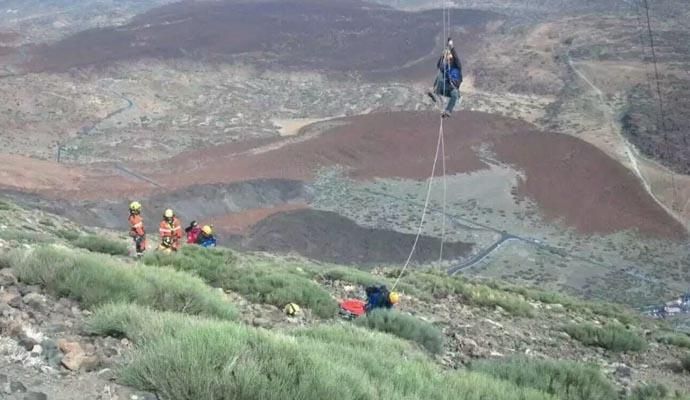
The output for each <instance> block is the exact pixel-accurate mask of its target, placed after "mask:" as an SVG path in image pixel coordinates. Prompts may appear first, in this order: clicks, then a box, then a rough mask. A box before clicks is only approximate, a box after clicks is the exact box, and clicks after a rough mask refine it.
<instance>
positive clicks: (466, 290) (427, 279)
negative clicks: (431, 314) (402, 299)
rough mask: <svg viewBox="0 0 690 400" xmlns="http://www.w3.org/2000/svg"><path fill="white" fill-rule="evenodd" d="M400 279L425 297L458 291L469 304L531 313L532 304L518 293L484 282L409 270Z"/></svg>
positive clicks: (429, 297) (525, 315)
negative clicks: (471, 281) (407, 273)
mask: <svg viewBox="0 0 690 400" xmlns="http://www.w3.org/2000/svg"><path fill="white" fill-rule="evenodd" d="M403 281H404V282H405V283H407V284H409V285H410V286H413V287H414V291H413V293H414V294H416V295H417V296H418V297H420V298H423V299H426V300H433V299H439V298H445V297H448V296H450V295H461V296H463V297H464V298H465V300H466V301H467V302H468V303H469V304H473V305H476V306H479V307H489V308H493V307H501V308H503V309H504V310H506V311H507V312H508V313H510V314H512V315H516V316H524V317H531V316H533V315H534V308H533V307H532V306H531V305H530V304H529V303H528V302H526V301H525V300H524V299H523V298H522V297H521V296H520V295H517V294H514V293H511V292H509V291H505V290H499V289H493V288H491V287H489V286H487V285H482V284H476V283H470V282H468V281H466V280H464V279H462V278H460V277H449V276H446V275H440V274H438V273H430V272H413V273H410V274H409V275H408V276H406V277H405V278H404V279H403Z"/></svg>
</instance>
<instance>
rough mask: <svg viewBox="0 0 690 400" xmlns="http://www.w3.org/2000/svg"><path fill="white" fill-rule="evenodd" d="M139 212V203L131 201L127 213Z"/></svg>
mask: <svg viewBox="0 0 690 400" xmlns="http://www.w3.org/2000/svg"><path fill="white" fill-rule="evenodd" d="M140 210H141V203H139V202H138V201H133V202H131V203H130V204H129V211H140Z"/></svg>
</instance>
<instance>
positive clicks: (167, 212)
mask: <svg viewBox="0 0 690 400" xmlns="http://www.w3.org/2000/svg"><path fill="white" fill-rule="evenodd" d="M163 216H164V217H165V218H172V217H174V216H175V213H174V212H173V210H171V209H169V208H168V209H167V210H165V212H164V213H163Z"/></svg>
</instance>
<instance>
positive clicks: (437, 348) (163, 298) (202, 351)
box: [0, 203, 690, 400]
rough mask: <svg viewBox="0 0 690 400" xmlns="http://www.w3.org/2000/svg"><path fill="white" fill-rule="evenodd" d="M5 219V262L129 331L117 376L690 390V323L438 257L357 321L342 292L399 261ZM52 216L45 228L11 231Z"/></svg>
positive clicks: (589, 398)
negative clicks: (457, 274) (397, 296)
mask: <svg viewBox="0 0 690 400" xmlns="http://www.w3.org/2000/svg"><path fill="white" fill-rule="evenodd" d="M3 204H5V203H3ZM0 219H1V220H2V221H3V225H2V229H0V237H1V238H2V242H0V243H2V246H1V247H0V248H1V249H2V253H1V254H2V256H1V257H0V261H1V262H0V268H1V269H3V270H6V271H11V272H12V274H14V275H16V277H17V278H18V279H19V282H20V283H19V284H26V285H35V286H36V285H37V286H40V287H41V288H42V290H43V291H44V292H45V293H46V294H47V295H48V296H49V297H50V298H51V299H52V300H53V301H60V300H59V299H61V298H64V299H70V300H73V301H77V302H78V303H79V304H80V305H81V307H83V308H85V309H87V310H88V311H89V313H88V314H85V315H86V316H85V317H84V318H85V319H84V321H83V322H84V326H85V330H86V331H87V333H88V334H89V335H92V336H95V337H102V338H107V337H116V338H126V339H128V340H129V341H131V343H133V345H132V347H131V348H130V349H129V350H127V351H126V352H125V354H124V356H123V359H122V360H121V362H120V363H119V365H118V366H117V368H116V370H117V374H116V379H117V381H118V382H120V383H122V384H125V385H128V386H131V387H134V388H137V389H140V390H143V391H148V392H152V393H155V394H157V395H158V396H159V397H160V398H161V399H190V400H191V399H195V400H196V399H274V398H275V399H286V398H291V399H292V398H294V399H324V398H337V399H384V398H399V399H420V398H427V399H458V398H462V399H516V400H518V399H519V400H529V399H535V400H536V399H539V400H542V399H543V400H556V399H562V400H578V399H582V400H585V399H586V400H596V399H602V400H604V399H630V400H632V399H688V398H690V397H688V395H687V393H689V392H690V390H688V389H689V388H688V383H687V382H688V381H690V380H689V379H688V378H689V377H690V371H688V369H689V368H688V357H689V356H688V355H687V354H688V343H689V342H690V337H688V336H687V335H684V334H679V333H672V332H670V331H665V327H664V325H662V324H660V323H657V322H655V321H651V320H645V319H642V318H641V317H639V316H638V315H635V314H634V313H633V312H631V311H629V310H626V309H624V308H622V307H620V306H615V305H608V304H602V303H591V302H587V301H582V300H579V299H575V298H571V297H567V296H563V295H560V294H557V293H548V292H543V291H540V290H537V289H532V288H524V287H516V286H513V285H510V284H507V283H502V282H493V281H491V282H488V281H487V282H482V281H470V280H466V279H462V278H450V277H447V276H445V275H443V273H441V272H438V271H433V270H424V271H410V272H408V273H406V274H405V275H404V276H403V277H402V279H401V283H400V285H399V287H398V289H399V290H400V291H401V292H402V301H401V304H400V306H399V307H397V309H396V310H394V311H389V312H381V313H375V314H372V315H370V316H368V317H367V318H362V319H359V320H355V321H345V320H342V319H340V318H339V317H338V316H337V310H338V300H339V299H343V298H353V297H362V294H363V286H364V285H368V284H372V283H387V284H389V285H391V284H392V282H393V281H394V279H395V278H396V277H397V276H398V274H399V270H398V269H395V268H380V269H378V270H375V271H373V272H365V271H360V270H358V269H355V268H353V267H344V266H337V265H329V264H321V263H315V262H312V261H309V260H306V259H302V258H290V257H277V256H274V255H271V254H261V253H252V254H248V253H238V252H232V251H230V250H227V249H216V250H204V249H200V248H196V247H184V248H183V250H182V251H181V252H180V253H178V254H176V255H162V254H157V253H150V254H148V255H147V256H146V257H145V258H144V259H143V260H140V261H139V260H135V259H133V258H131V257H129V256H127V255H125V253H126V252H125V251H123V248H125V249H126V247H127V246H128V242H127V240H126V239H125V238H124V237H122V236H119V235H115V234H112V233H109V232H100V233H96V232H92V233H90V234H89V236H84V232H82V231H81V228H79V227H77V226H74V225H70V222H69V221H66V220H61V219H59V218H56V217H53V216H50V215H47V214H43V213H41V212H40V211H36V210H23V209H21V208H18V207H16V206H14V205H11V204H5V206H4V207H3V209H0ZM38 220H44V221H46V222H45V223H43V224H40V223H37V224H27V225H31V226H40V228H37V229H36V231H31V233H32V235H34V236H35V237H34V239H35V238H36V237H40V238H41V240H25V238H24V237H21V238H16V237H14V236H13V235H14V234H13V233H11V232H16V231H21V230H22V226H23V225H22V224H24V222H18V221H38ZM13 221H14V222H13ZM48 221H49V223H48ZM11 225H14V226H11ZM59 232H62V233H61V234H60V233H59ZM66 232H71V233H66ZM288 302H295V303H298V304H299V305H300V306H301V307H302V309H303V312H302V313H301V314H300V315H298V316H296V317H287V316H285V315H283V314H282V313H281V312H280V310H281V309H282V307H283V306H284V305H285V304H286V303H288ZM259 319H262V320H264V321H263V322H262V323H257V322H256V321H257V320H259ZM0 335H5V333H4V332H3V331H2V329H0Z"/></svg>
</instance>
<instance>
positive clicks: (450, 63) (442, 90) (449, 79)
mask: <svg viewBox="0 0 690 400" xmlns="http://www.w3.org/2000/svg"><path fill="white" fill-rule="evenodd" d="M436 67H437V68H438V70H439V72H438V75H437V76H436V80H435V81H434V87H433V88H432V90H430V91H429V92H427V95H429V97H431V100H433V102H434V103H436V102H437V101H438V99H437V97H436V96H437V95H440V96H445V97H448V104H447V105H446V109H445V110H444V111H443V114H441V117H443V118H448V117H450V114H451V113H452V112H453V108H455V104H456V103H457V102H458V101H459V100H460V99H461V96H460V84H462V64H461V63H460V59H459V58H458V54H457V53H456V52H455V48H454V47H453V40H452V39H450V38H448V46H447V48H446V49H444V50H443V53H442V54H441V57H440V58H439V59H438V62H437V63H436Z"/></svg>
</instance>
